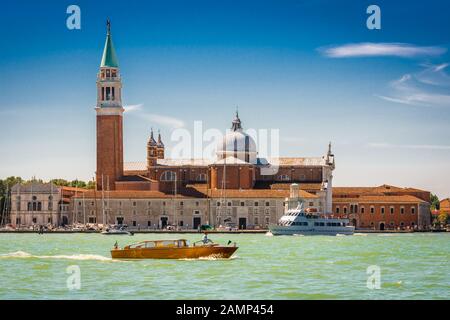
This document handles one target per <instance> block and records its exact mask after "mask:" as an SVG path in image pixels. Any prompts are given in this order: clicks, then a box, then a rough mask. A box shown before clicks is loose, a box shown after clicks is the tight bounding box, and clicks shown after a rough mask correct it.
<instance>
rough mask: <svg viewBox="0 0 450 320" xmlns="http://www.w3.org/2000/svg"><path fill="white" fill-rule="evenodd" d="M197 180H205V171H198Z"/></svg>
mask: <svg viewBox="0 0 450 320" xmlns="http://www.w3.org/2000/svg"><path fill="white" fill-rule="evenodd" d="M196 180H197V181H206V173H200V174H199V175H198V176H197V178H196Z"/></svg>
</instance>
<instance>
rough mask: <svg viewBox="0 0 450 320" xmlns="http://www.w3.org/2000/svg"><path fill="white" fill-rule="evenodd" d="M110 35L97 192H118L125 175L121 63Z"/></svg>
mask: <svg viewBox="0 0 450 320" xmlns="http://www.w3.org/2000/svg"><path fill="white" fill-rule="evenodd" d="M106 26H107V33H106V42H105V48H104V49H103V56H102V61H101V63H100V71H99V73H98V74H97V106H96V108H95V111H96V112H97V171H96V173H95V175H96V180H97V190H115V182H116V181H117V180H119V179H120V178H121V177H122V176H123V133H122V126H123V121H122V118H123V111H124V109H123V107H122V92H121V90H122V81H121V78H120V73H119V64H118V60H117V56H116V51H115V50H114V46H113V42H112V39H111V24H110V21H109V20H108V21H107V22H106Z"/></svg>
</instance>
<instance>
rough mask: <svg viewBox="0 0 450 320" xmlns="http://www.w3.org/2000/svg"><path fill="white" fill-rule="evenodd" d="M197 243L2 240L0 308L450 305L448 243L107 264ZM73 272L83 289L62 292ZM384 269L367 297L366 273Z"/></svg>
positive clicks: (388, 241) (291, 241)
mask: <svg viewBox="0 0 450 320" xmlns="http://www.w3.org/2000/svg"><path fill="white" fill-rule="evenodd" d="M169 238H187V239H190V240H199V238H200V236H199V235H197V234H189V235H174V234H171V235H168V234H161V235H157V234H147V235H145V234H139V235H135V236H134V237H130V236H126V235H125V236H104V235H100V234H47V235H38V234H0V299H450V265H449V261H450V234H448V233H447V234H442V233H441V234H431V233H423V234H394V235H391V234H378V235H377V234H372V235H355V236H342V237H339V236H338V237H328V236H312V237H296V236H282V237H270V236H266V235H263V234H247V235H242V234H236V235H233V234H229V235H228V234H217V235H211V238H212V239H213V240H215V241H217V242H221V243H226V242H227V241H228V240H229V239H230V240H232V241H236V242H237V243H238V245H239V247H240V248H239V250H238V251H237V252H236V254H235V257H234V258H233V259H230V260H141V261H117V260H111V259H110V255H109V249H110V248H111V247H112V245H113V244H114V242H115V241H116V240H118V242H119V245H121V246H123V245H125V244H128V243H131V242H135V241H138V240H152V239H169ZM71 265H77V266H79V270H80V272H81V276H80V285H81V287H80V289H79V290H77V289H73V290H70V289H68V287H67V278H68V277H69V276H70V274H68V273H67V270H66V269H67V267H68V266H71ZM370 265H377V266H379V267H380V275H381V277H380V281H381V288H380V289H372V290H371V289H368V288H367V278H368V277H369V275H368V274H367V273H366V270H367V267H368V266H370Z"/></svg>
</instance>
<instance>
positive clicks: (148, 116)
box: [123, 103, 185, 128]
mask: <svg viewBox="0 0 450 320" xmlns="http://www.w3.org/2000/svg"><path fill="white" fill-rule="evenodd" d="M143 106H144V105H143V104H142V103H139V104H131V105H126V106H124V107H123V108H124V109H125V112H127V113H130V114H132V115H133V116H135V117H139V118H142V119H145V120H147V121H150V122H151V123H152V124H155V125H160V126H163V127H168V128H181V127H184V125H185V124H184V121H183V120H181V119H178V118H174V117H170V116H165V115H161V114H155V113H147V112H145V110H144V108H143Z"/></svg>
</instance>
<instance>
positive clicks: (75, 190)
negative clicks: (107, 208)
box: [61, 186, 89, 192]
mask: <svg viewBox="0 0 450 320" xmlns="http://www.w3.org/2000/svg"><path fill="white" fill-rule="evenodd" d="M61 189H62V190H63V191H73V192H86V191H88V190H89V189H85V188H77V187H66V186H62V187H61Z"/></svg>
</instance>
